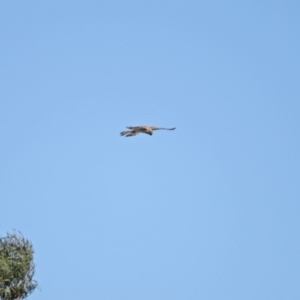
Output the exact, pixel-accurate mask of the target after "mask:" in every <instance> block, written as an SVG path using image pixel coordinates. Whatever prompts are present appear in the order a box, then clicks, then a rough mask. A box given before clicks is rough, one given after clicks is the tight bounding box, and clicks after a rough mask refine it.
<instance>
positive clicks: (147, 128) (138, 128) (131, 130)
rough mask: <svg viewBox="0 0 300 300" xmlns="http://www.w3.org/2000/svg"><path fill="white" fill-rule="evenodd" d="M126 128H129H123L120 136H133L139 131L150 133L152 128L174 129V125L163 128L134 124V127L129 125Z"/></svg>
mask: <svg viewBox="0 0 300 300" xmlns="http://www.w3.org/2000/svg"><path fill="white" fill-rule="evenodd" d="M126 128H128V129H129V130H125V131H122V132H121V133H120V134H121V135H122V136H126V137H129V136H135V135H137V134H139V133H146V134H149V135H152V134H153V131H154V130H174V129H175V127H174V128H163V127H156V126H135V127H132V126H129V127H126Z"/></svg>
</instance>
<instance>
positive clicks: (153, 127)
mask: <svg viewBox="0 0 300 300" xmlns="http://www.w3.org/2000/svg"><path fill="white" fill-rule="evenodd" d="M149 127H150V128H151V129H152V130H174V129H176V127H173V128H164V127H156V126H149Z"/></svg>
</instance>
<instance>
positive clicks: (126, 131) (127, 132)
mask: <svg viewBox="0 0 300 300" xmlns="http://www.w3.org/2000/svg"><path fill="white" fill-rule="evenodd" d="M120 134H121V136H124V135H125V136H126V137H129V136H135V135H136V132H133V131H131V130H125V131H122V132H121V133H120Z"/></svg>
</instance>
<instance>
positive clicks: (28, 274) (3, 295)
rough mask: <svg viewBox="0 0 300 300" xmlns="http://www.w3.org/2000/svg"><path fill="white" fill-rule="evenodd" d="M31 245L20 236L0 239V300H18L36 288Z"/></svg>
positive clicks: (8, 236)
mask: <svg viewBox="0 0 300 300" xmlns="http://www.w3.org/2000/svg"><path fill="white" fill-rule="evenodd" d="M33 254H34V251H33V247H32V244H31V243H30V242H29V241H28V240H27V239H25V238H24V237H23V236H22V235H21V234H16V233H13V234H7V236H6V237H0V299H3V300H19V299H24V298H26V297H27V296H29V295H30V294H31V293H32V292H33V291H34V290H35V288H36V287H37V282H36V281H35V280H33V276H34V273H35V264H34V262H33Z"/></svg>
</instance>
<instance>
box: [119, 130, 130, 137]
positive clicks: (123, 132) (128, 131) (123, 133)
mask: <svg viewBox="0 0 300 300" xmlns="http://www.w3.org/2000/svg"><path fill="white" fill-rule="evenodd" d="M128 133H130V130H125V131H122V132H120V134H121V136H123V135H127V134H128Z"/></svg>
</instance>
